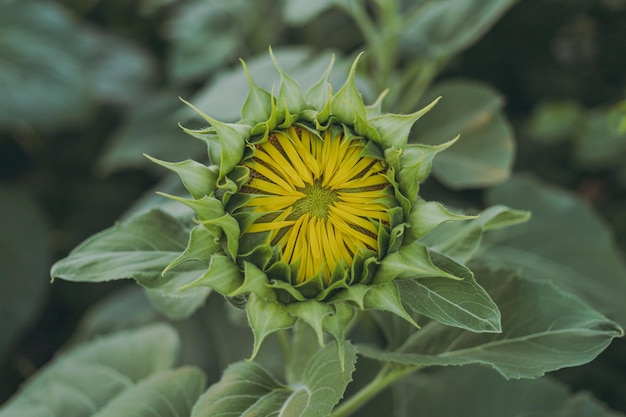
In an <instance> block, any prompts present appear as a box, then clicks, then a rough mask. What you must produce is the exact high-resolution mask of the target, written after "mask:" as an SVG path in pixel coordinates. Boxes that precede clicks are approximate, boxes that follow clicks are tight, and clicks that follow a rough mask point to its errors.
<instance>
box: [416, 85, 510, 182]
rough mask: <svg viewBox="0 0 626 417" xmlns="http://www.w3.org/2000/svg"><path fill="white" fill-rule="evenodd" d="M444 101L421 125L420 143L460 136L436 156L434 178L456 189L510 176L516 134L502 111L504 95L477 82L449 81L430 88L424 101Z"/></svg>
mask: <svg viewBox="0 0 626 417" xmlns="http://www.w3.org/2000/svg"><path fill="white" fill-rule="evenodd" d="M439 96H441V97H442V99H441V101H439V103H438V104H437V106H435V107H434V108H433V109H432V110H431V111H430V112H429V113H428V115H426V116H425V117H424V118H423V119H422V120H421V121H420V123H418V124H416V126H415V129H414V137H415V138H416V140H417V141H418V142H420V143H426V144H431V145H435V144H441V143H444V142H447V141H449V140H450V139H452V138H454V137H456V136H457V135H459V134H460V135H461V138H460V139H459V140H458V141H457V142H456V143H455V144H454V146H452V147H450V149H448V150H446V151H445V152H443V153H441V154H440V155H438V156H437V158H436V159H435V160H434V163H433V175H435V176H436V177H437V179H439V180H440V181H442V182H443V183H444V184H445V185H447V186H448V187H450V188H453V189H462V188H476V187H485V186H489V185H494V184H498V183H501V182H502V181H504V180H506V179H507V178H508V176H509V175H510V171H511V168H512V165H513V156H514V153H515V143H514V141H513V132H512V130H511V128H510V126H509V124H508V122H507V120H506V118H505V117H504V115H503V114H502V112H501V108H502V105H503V100H502V97H501V96H500V95H499V94H497V93H496V92H495V91H493V90H492V89H491V88H489V87H487V86H484V85H482V84H479V83H476V82H469V81H448V82H445V83H441V84H437V85H435V86H434V87H432V88H431V90H429V91H428V92H427V94H426V95H425V97H424V98H423V100H422V101H421V103H422V104H427V103H430V102H431V101H432V100H434V99H435V98H437V97H439Z"/></svg>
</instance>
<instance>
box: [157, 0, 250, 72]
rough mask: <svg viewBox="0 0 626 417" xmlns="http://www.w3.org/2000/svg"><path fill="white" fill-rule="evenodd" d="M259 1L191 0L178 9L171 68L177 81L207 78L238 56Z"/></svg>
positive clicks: (173, 25)
mask: <svg viewBox="0 0 626 417" xmlns="http://www.w3.org/2000/svg"><path fill="white" fill-rule="evenodd" d="M254 5H255V2H250V1H245V0H234V1H232V0H231V1H229V2H215V1H208V2H207V1H202V2H189V3H186V4H183V5H181V6H180V7H178V8H176V9H175V13H174V15H173V17H172V19H171V20H170V22H169V27H170V28H171V30H170V31H169V33H168V36H169V38H170V45H171V50H170V54H169V57H168V58H169V59H168V62H167V64H168V70H169V72H170V74H171V76H172V78H174V79H175V80H179V81H181V80H182V81H185V80H190V79H194V78H199V77H201V78H206V77H207V76H208V75H209V74H210V73H211V71H212V70H214V69H215V68H217V67H219V66H223V65H224V64H226V63H227V62H228V61H232V60H234V59H236V58H237V54H238V53H240V52H239V51H240V50H241V48H242V46H243V44H244V42H245V39H244V34H245V31H246V27H247V26H248V24H249V22H247V21H250V20H251V17H254V16H253V14H252V13H251V11H250V10H249V9H250V8H253V7H254ZM247 30H250V29H247Z"/></svg>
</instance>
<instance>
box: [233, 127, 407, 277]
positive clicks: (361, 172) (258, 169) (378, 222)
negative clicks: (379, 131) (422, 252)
mask: <svg viewBox="0 0 626 417" xmlns="http://www.w3.org/2000/svg"><path fill="white" fill-rule="evenodd" d="M366 144H367V141H366V140H365V139H362V138H350V139H347V138H344V133H343V130H341V129H334V128H330V129H327V130H326V131H324V132H318V134H316V133H313V132H310V131H308V130H306V129H304V128H301V127H299V126H292V127H290V128H288V129H286V130H281V131H275V132H272V133H271V134H270V136H269V138H268V140H267V141H266V142H264V143H262V144H259V145H257V146H256V150H255V152H254V154H253V156H252V157H251V158H250V159H248V160H246V161H245V162H244V163H243V166H245V167H247V168H248V169H249V170H250V177H249V180H248V182H247V183H246V184H245V185H244V186H243V187H241V189H240V192H242V193H246V194H253V195H254V197H253V198H251V199H249V200H248V202H247V203H246V204H245V206H244V207H243V209H244V210H248V211H249V210H252V212H253V213H257V214H256V215H255V217H254V218H255V219H256V220H255V221H254V222H253V223H252V224H251V225H250V226H248V227H247V229H246V230H244V233H248V234H252V233H266V234H267V240H266V242H267V243H268V244H270V245H271V246H272V247H274V248H277V249H278V253H279V258H280V259H279V260H280V261H282V262H284V263H286V264H287V265H289V266H290V267H291V268H292V270H293V271H295V276H293V277H292V279H291V280H292V281H293V282H292V283H303V282H305V281H308V280H310V279H312V278H314V277H316V276H321V278H322V280H323V281H324V282H325V283H326V284H330V282H331V280H332V279H331V276H335V274H336V273H338V272H339V273H340V275H341V271H349V270H350V268H351V267H352V264H353V262H354V260H355V258H356V257H357V256H361V258H364V257H369V256H376V255H378V253H379V251H380V249H379V248H380V247H384V245H383V244H382V243H381V242H380V241H379V232H380V231H381V230H383V229H384V230H387V232H388V231H389V223H390V219H389V214H388V210H389V209H390V208H391V206H392V205H395V199H394V198H393V191H392V190H391V186H390V183H389V180H388V179H387V177H386V176H385V174H386V173H387V165H386V163H385V161H384V160H381V159H377V158H374V157H371V156H365V155H363V153H364V152H363V151H364V147H365V145H366ZM390 202H391V203H390Z"/></svg>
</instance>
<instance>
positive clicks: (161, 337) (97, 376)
mask: <svg viewBox="0 0 626 417" xmlns="http://www.w3.org/2000/svg"><path fill="white" fill-rule="evenodd" d="M178 348H179V344H178V336H177V335H176V333H175V332H174V331H173V330H172V329H171V328H170V327H168V326H165V325H153V326H149V327H145V328H141V329H137V330H132V331H126V332H120V333H117V334H113V335H110V336H107V337H102V338H98V339H96V340H94V341H92V342H88V343H84V344H82V345H79V346H76V347H75V348H73V349H71V350H70V351H68V352H65V353H63V354H61V355H59V356H58V357H57V358H55V359H54V360H53V361H52V362H51V363H50V364H48V365H47V366H46V367H44V368H42V370H40V371H39V372H38V373H37V374H35V376H34V377H32V378H31V379H29V380H28V382H27V383H26V385H24V386H23V387H22V389H21V390H20V391H19V392H18V393H17V394H15V396H14V397H12V399H10V400H9V401H8V402H7V403H6V404H5V405H4V407H3V408H2V409H0V416H2V417H5V416H6V417H9V416H20V417H30V416H32V417H38V416H41V415H46V416H58V417H80V416H85V417H87V416H92V415H93V414H94V413H95V412H97V411H98V410H100V409H102V408H103V407H104V406H105V404H107V403H108V402H109V401H110V400H111V399H113V398H115V397H116V396H118V395H120V394H122V393H123V392H125V391H126V390H129V389H133V387H135V386H136V384H137V383H139V382H140V381H142V380H144V379H145V378H147V377H149V376H150V375H152V374H155V373H157V372H159V371H162V370H165V369H167V368H169V367H170V366H172V364H173V362H174V360H175V358H176V354H177V352H178ZM94 381H97V383H94Z"/></svg>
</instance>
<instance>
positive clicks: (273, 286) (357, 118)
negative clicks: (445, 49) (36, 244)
mask: <svg viewBox="0 0 626 417" xmlns="http://www.w3.org/2000/svg"><path fill="white" fill-rule="evenodd" d="M270 53H271V51H270ZM272 58H273V56H272ZM274 62H275V64H276V68H277V70H278V72H279V74H280V76H281V84H280V87H279V89H278V95H277V96H274V95H273V94H271V93H269V92H267V91H265V90H263V89H261V88H260V87H259V86H258V85H256V84H255V82H254V81H253V79H252V77H251V76H250V74H249V73H248V70H247V68H246V66H245V63H243V62H242V64H243V69H244V71H245V73H246V77H247V79H248V83H249V87H250V88H249V94H248V98H247V100H246V101H245V104H244V106H243V110H242V120H241V121H240V122H239V123H234V124H227V123H222V122H219V121H217V120H215V119H213V118H211V117H210V116H208V115H206V114H204V113H202V112H201V111H200V110H198V109H196V108H195V107H193V106H192V105H190V106H191V107H193V108H194V109H195V110H196V111H197V112H198V113H199V114H200V115H201V116H202V117H203V118H204V119H205V120H206V121H207V122H208V123H209V124H210V126H209V127H207V128H205V129H200V130H193V131H192V130H186V131H187V132H188V133H190V134H191V135H193V136H195V137H197V138H199V139H201V140H203V141H205V142H206V144H207V146H208V156H209V160H210V163H209V164H208V165H203V164H201V163H198V162H194V161H185V162H181V163H175V164H172V163H166V162H162V161H157V160H154V161H155V162H156V163H159V164H161V165H163V166H164V167H166V168H168V169H171V170H173V171H174V172H176V173H177V174H178V175H179V176H180V177H181V179H182V182H183V184H184V185H185V187H186V188H187V189H188V190H189V192H190V194H191V197H192V198H191V199H183V198H179V197H172V198H174V199H175V200H177V201H180V202H182V203H184V204H186V205H187V206H189V207H191V208H192V209H193V210H194V211H195V212H196V214H197V218H196V222H197V223H198V226H197V227H196V228H195V229H193V231H192V232H191V236H190V239H189V246H188V248H187V250H186V251H185V252H184V253H183V254H182V255H181V256H180V257H178V258H177V259H176V260H175V261H174V262H173V263H172V264H171V265H170V266H168V267H167V268H166V271H167V270H169V269H171V268H174V267H177V266H178V265H180V264H181V263H183V262H185V261H188V260H196V259H199V258H202V259H206V258H210V263H209V269H208V271H207V272H206V273H205V274H204V275H202V276H201V277H200V278H198V279H197V280H195V281H194V282H192V283H190V284H188V285H186V286H185V287H184V288H182V289H186V288H191V287H196V286H208V287H210V288H212V289H213V290H215V291H218V292H220V293H222V294H224V295H225V296H226V297H229V298H232V299H234V300H236V301H237V302H238V303H241V301H242V300H246V299H247V300H248V302H247V304H246V309H247V314H248V319H249V323H250V325H251V327H252V329H253V333H254V335H255V347H254V352H253V356H254V354H256V352H257V351H258V349H259V346H260V344H261V343H262V341H263V339H264V338H265V337H266V336H267V335H269V334H271V333H272V332H275V331H277V330H281V329H285V328H289V327H291V326H293V324H294V323H295V322H296V321H297V320H301V321H303V322H306V323H308V324H309V325H310V326H311V327H312V328H313V329H314V330H315V332H316V334H317V336H318V340H319V341H320V343H324V333H329V334H331V335H332V336H333V337H334V338H335V339H336V340H337V342H338V344H339V347H340V350H341V349H342V348H343V341H344V339H345V332H346V328H347V327H348V324H349V322H350V321H351V320H352V319H353V318H354V316H355V310H356V309H369V308H373V309H379V310H385V311H388V312H391V313H392V314H396V315H398V316H400V317H402V318H404V319H406V320H407V321H409V322H410V323H412V324H414V325H415V326H417V324H416V323H415V322H414V320H413V318H412V317H411V316H410V315H409V314H408V313H407V311H406V310H405V308H404V306H403V302H402V299H401V296H400V292H399V290H398V287H397V285H396V282H395V281H396V280H403V279H412V278H423V277H431V278H432V277H440V278H441V279H450V278H452V279H457V278H458V279H463V277H457V276H456V275H455V274H454V271H450V270H444V269H445V268H444V269H442V268H441V267H440V266H439V265H438V264H437V262H435V261H433V259H432V257H431V254H430V253H429V252H428V250H427V249H426V247H425V246H423V245H421V244H418V243H417V242H415V240H416V239H419V238H421V237H422V236H423V235H425V234H426V233H428V232H429V231H430V230H432V229H433V228H434V227H435V226H436V225H438V224H440V223H443V222H447V221H454V220H465V219H468V218H471V217H467V216H463V215H458V214H453V213H450V212H448V211H447V210H446V209H444V208H443V207H442V206H441V205H439V204H438V203H427V202H425V201H423V200H422V199H421V198H420V197H419V196H418V193H419V183H420V182H421V181H422V180H424V179H425V178H426V176H427V175H428V173H429V171H430V167H431V164H432V159H433V157H434V156H435V155H436V154H437V153H438V152H440V151H442V150H444V149H445V148H446V147H448V146H449V145H450V144H452V143H453V141H451V142H449V143H448V144H444V145H441V146H437V147H432V146H425V145H420V144H408V136H409V133H410V130H411V127H412V126H413V124H414V123H415V122H416V121H417V120H418V119H419V118H420V117H422V116H423V115H424V114H425V113H426V112H427V111H428V110H429V109H430V108H431V107H432V106H434V105H435V103H436V101H435V102H433V103H432V104H431V105H429V106H427V107H426V108H424V109H422V110H420V111H417V112H416V113H413V114H410V115H396V114H381V112H380V110H379V109H380V100H382V96H381V99H379V100H378V101H377V102H376V103H375V105H373V106H366V105H365V104H364V103H363V100H362V98H361V95H360V94H359V92H358V91H357V89H356V86H355V82H354V77H355V71H356V66H357V62H358V58H357V59H356V60H355V62H354V64H353V65H352V68H351V70H350V73H349V75H348V79H347V81H346V83H345V84H344V86H343V87H342V88H341V89H340V90H339V91H338V92H337V93H336V94H333V93H332V87H331V86H330V84H329V83H328V81H327V79H328V74H329V73H330V70H331V67H332V62H331V65H330V66H329V69H328V71H326V73H325V74H324V75H323V77H322V78H321V79H320V81H319V82H317V83H316V84H315V85H314V86H313V87H312V88H311V89H310V90H309V91H308V92H306V93H305V94H303V93H302V92H301V91H300V88H299V87H298V85H297V83H296V82H295V81H294V80H293V79H292V78H291V77H289V76H288V75H287V74H286V73H285V72H284V71H283V70H282V69H281V67H280V65H279V64H278V63H277V62H276V60H275V59H274ZM151 159H152V158H151ZM392 255H393V256H392ZM455 265H456V264H455ZM457 269H459V268H457ZM463 271H466V270H465V269H463ZM464 273H465V272H464ZM342 357H343V356H342Z"/></svg>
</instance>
